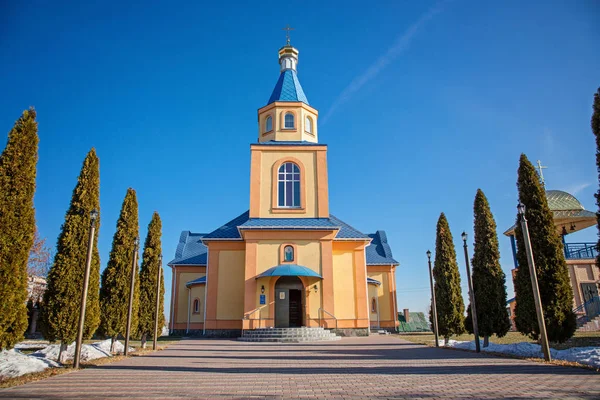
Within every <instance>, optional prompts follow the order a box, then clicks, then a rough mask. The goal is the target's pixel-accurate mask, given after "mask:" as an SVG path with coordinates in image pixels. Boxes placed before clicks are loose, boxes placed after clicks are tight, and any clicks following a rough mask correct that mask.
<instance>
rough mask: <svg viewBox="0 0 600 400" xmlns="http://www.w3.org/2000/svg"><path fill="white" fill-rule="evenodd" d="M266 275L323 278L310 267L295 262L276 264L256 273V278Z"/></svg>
mask: <svg viewBox="0 0 600 400" xmlns="http://www.w3.org/2000/svg"><path fill="white" fill-rule="evenodd" d="M268 276H311V277H313V278H320V279H323V277H322V276H321V275H319V274H317V273H316V272H315V271H313V270H312V269H310V268H306V267H303V266H302V265H296V264H282V265H277V266H276V267H272V268H269V269H268V270H266V271H265V272H263V273H262V274H260V275H258V276H257V277H256V279H258V278H264V277H268Z"/></svg>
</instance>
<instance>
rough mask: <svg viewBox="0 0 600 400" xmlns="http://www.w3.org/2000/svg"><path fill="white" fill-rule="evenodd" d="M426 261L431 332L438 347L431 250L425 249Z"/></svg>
mask: <svg viewBox="0 0 600 400" xmlns="http://www.w3.org/2000/svg"><path fill="white" fill-rule="evenodd" d="M426 254H427V263H428V264H429V285H430V286H431V315H432V317H433V334H434V335H435V347H440V341H439V338H438V323H437V308H436V304H435V289H434V288H433V271H432V270H431V251H429V250H427V253H426Z"/></svg>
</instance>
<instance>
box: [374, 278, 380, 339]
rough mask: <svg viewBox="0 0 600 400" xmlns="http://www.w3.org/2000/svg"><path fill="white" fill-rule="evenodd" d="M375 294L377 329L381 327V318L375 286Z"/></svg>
mask: <svg viewBox="0 0 600 400" xmlns="http://www.w3.org/2000/svg"><path fill="white" fill-rule="evenodd" d="M377 292H378V293H377V296H375V307H377V329H381V320H380V319H379V288H377Z"/></svg>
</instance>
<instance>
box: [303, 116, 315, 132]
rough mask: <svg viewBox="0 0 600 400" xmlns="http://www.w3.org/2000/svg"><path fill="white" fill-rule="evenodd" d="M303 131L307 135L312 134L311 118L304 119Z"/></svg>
mask: <svg viewBox="0 0 600 400" xmlns="http://www.w3.org/2000/svg"><path fill="white" fill-rule="evenodd" d="M304 130H305V131H306V132H308V133H313V121H312V118H311V117H306V122H305V123H304Z"/></svg>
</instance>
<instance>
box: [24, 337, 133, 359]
mask: <svg viewBox="0 0 600 400" xmlns="http://www.w3.org/2000/svg"><path fill="white" fill-rule="evenodd" d="M124 350H125V346H123V343H121V342H120V341H118V340H117V341H116V343H115V351H116V352H117V353H123V351H124ZM129 351H130V352H131V351H134V349H133V347H130V348H129ZM59 352H60V344H51V345H50V346H47V347H46V348H44V349H42V350H38V351H36V352H34V353H31V356H32V357H38V358H42V359H46V360H52V361H58V354H59ZM74 355H75V342H73V343H71V344H70V345H69V346H68V347H67V356H66V359H67V361H68V360H73V357H74ZM110 356H111V353H110V339H106V340H103V341H101V342H96V343H92V344H83V345H82V346H81V361H90V360H96V359H98V358H104V357H110Z"/></svg>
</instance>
